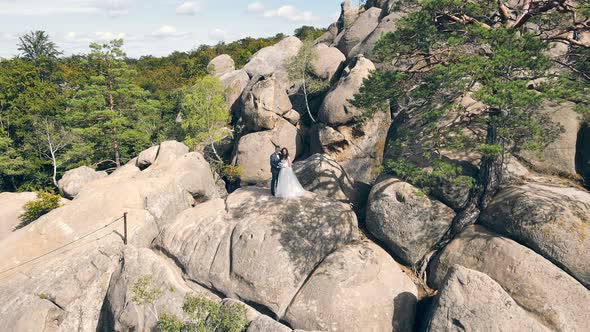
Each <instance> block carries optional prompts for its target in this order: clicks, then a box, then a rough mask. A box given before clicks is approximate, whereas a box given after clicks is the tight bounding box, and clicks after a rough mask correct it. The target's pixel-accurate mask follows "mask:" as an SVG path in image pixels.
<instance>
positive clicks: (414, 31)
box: [354, 0, 590, 248]
mask: <svg viewBox="0 0 590 332" xmlns="http://www.w3.org/2000/svg"><path fill="white" fill-rule="evenodd" d="M589 3H590V2H589V1H587V0H586V1H567V0H562V1H534V0H512V1H502V0H499V1H488V0H420V1H415V0H401V1H400V3H399V4H398V5H401V6H406V9H408V8H409V9H410V10H409V12H410V13H409V14H408V15H407V16H406V17H405V18H403V19H401V20H400V21H399V22H398V27H397V30H396V31H395V32H391V33H388V34H385V35H384V36H382V38H381V39H380V41H379V42H378V43H377V45H376V47H375V53H376V54H377V56H379V57H380V60H381V62H382V66H381V69H379V70H377V71H375V72H374V73H373V74H372V75H371V76H370V77H369V78H368V79H367V80H366V81H365V83H364V86H363V88H362V89H361V92H360V93H359V94H358V95H356V96H355V100H354V103H355V104H356V105H357V106H360V107H362V108H364V109H366V110H367V111H366V114H364V116H365V117H367V116H370V115H371V113H373V112H376V111H378V110H380V109H383V107H384V106H389V107H391V108H394V109H393V110H392V111H394V112H398V117H397V118H398V119H405V123H406V126H403V125H402V126H400V129H399V130H398V132H397V133H396V139H395V140H393V142H392V143H391V144H392V145H391V146H390V147H389V149H390V151H392V155H393V158H392V161H391V162H390V163H389V164H388V165H386V166H387V167H388V168H389V170H390V171H392V172H393V173H395V174H396V175H398V176H400V177H402V178H405V179H407V180H408V181H410V182H413V183H416V184H418V185H420V186H423V187H429V186H431V185H433V184H434V183H439V182H440V181H464V180H465V178H464V177H462V176H461V170H460V169H459V168H457V167H455V166H453V164H451V163H449V159H448V158H446V157H445V156H448V155H451V154H452V152H453V151H457V150H459V151H466V150H470V151H472V152H476V154H477V155H478V156H479V173H478V175H477V176H476V177H475V179H474V180H473V179H472V183H471V190H470V194H469V199H468V202H467V203H466V205H465V206H463V209H462V211H460V212H459V213H458V214H457V216H456V218H455V220H454V221H453V224H452V226H451V227H450V229H449V230H448V232H447V234H446V235H445V236H444V237H443V239H442V240H441V241H440V243H439V244H438V246H437V247H439V248H440V247H441V246H444V245H445V244H446V243H448V241H450V240H451V239H452V238H453V237H454V236H455V235H456V234H457V233H458V232H460V231H461V230H462V229H464V228H465V227H466V226H468V225H470V224H473V223H474V222H475V221H476V220H477V218H478V217H479V214H480V211H482V210H483V209H485V207H486V206H487V205H488V203H489V202H490V200H491V199H492V197H493V196H494V195H495V194H496V193H497V191H498V189H499V187H500V183H501V181H502V173H503V172H502V167H503V164H504V156H506V155H507V154H509V153H517V152H518V151H520V150H522V149H529V150H543V149H544V148H545V147H546V146H547V145H548V144H549V143H551V142H552V141H553V140H554V139H555V138H556V137H557V136H558V135H559V134H560V133H561V131H562V128H561V126H559V125H558V124H555V123H553V122H551V121H550V120H549V117H548V115H547V114H546V113H545V112H541V111H540V107H539V106H540V105H541V103H542V102H543V100H545V99H547V98H565V97H567V96H575V97H576V98H578V100H577V102H578V105H579V107H580V108H581V109H584V108H585V109H587V108H588V106H587V105H588V99H587V95H588V94H587V92H588V78H589V76H588V71H587V69H588V68H587V63H586V64H585V60H584V58H579V54H587V53H584V50H587V49H588V47H589V46H590V38H589V36H588V33H590V21H589V19H588V18H589V17H590V15H589V14H590V5H589ZM558 44H561V45H566V46H567V48H569V51H568V52H566V53H567V54H565V55H563V56H553V55H552V52H551V48H552V47H555V45H558ZM553 53H554V52H553ZM572 54H578V58H576V57H575V56H573V55H572ZM586 60H587V57H586ZM574 82H576V83H574ZM576 89H577V90H576ZM574 90H575V91H574ZM576 91H577V92H576ZM580 91H582V93H580ZM583 91H586V92H583ZM585 96H586V97H585ZM466 99H469V100H471V101H474V103H476V104H477V105H478V107H471V106H470V105H467V104H466V103H464V102H461V101H464V100H466ZM417 159H419V160H421V163H418V162H416V160H417ZM424 160H426V161H427V162H426V164H428V167H426V168H425V167H424Z"/></svg>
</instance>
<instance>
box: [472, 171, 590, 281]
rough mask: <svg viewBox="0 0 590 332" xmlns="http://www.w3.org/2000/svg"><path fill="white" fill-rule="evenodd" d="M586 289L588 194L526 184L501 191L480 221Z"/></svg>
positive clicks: (589, 269)
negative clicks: (539, 257) (552, 265)
mask: <svg viewBox="0 0 590 332" xmlns="http://www.w3.org/2000/svg"><path fill="white" fill-rule="evenodd" d="M480 220H481V222H482V223H483V224H485V225H486V226H488V227H490V228H492V229H494V230H495V231H497V232H498V233H501V234H506V235H507V236H508V237H511V238H513V239H514V240H516V241H518V242H519V243H522V244H524V245H526V246H528V247H529V248H531V249H533V250H535V251H536V252H538V253H539V254H541V255H543V256H544V257H545V258H547V259H549V260H551V261H552V262H553V263H555V264H556V265H558V266H560V267H562V268H563V269H564V270H566V271H568V272H569V273H570V274H571V275H573V276H574V277H575V278H576V279H578V280H579V281H580V282H581V283H582V284H584V285H585V286H586V287H589V288H590V249H589V248H590V193H588V192H586V191H583V190H580V189H577V188H569V187H558V186H555V185H543V184H537V183H527V184H523V185H514V186H509V187H506V188H503V189H502V190H501V191H500V192H499V193H498V194H497V195H496V197H494V200H493V201H492V202H491V203H490V205H489V206H488V208H487V209H486V210H485V211H484V213H483V214H482V215H481V218H480Z"/></svg>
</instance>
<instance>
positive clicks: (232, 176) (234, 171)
mask: <svg viewBox="0 0 590 332" xmlns="http://www.w3.org/2000/svg"><path fill="white" fill-rule="evenodd" d="M243 172H244V171H243V170H242V167H240V166H234V165H223V166H222V168H221V175H222V176H224V177H226V178H227V179H228V180H229V181H230V182H233V181H237V180H238V179H239V178H240V177H241V176H242V174H243Z"/></svg>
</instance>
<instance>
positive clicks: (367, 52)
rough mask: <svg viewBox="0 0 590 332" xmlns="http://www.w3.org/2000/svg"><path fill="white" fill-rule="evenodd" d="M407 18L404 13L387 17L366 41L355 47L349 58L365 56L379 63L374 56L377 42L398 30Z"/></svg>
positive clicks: (394, 13) (395, 12) (393, 13)
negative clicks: (399, 24) (403, 19)
mask: <svg viewBox="0 0 590 332" xmlns="http://www.w3.org/2000/svg"><path fill="white" fill-rule="evenodd" d="M404 16H406V14H405V13H403V12H398V11H394V12H392V13H391V14H389V15H387V16H385V17H384V18H383V19H382V20H381V21H380V22H379V25H377V27H376V28H375V30H373V31H372V32H371V33H370V34H369V35H368V36H367V37H366V38H365V39H363V40H362V41H361V42H360V43H358V44H357V45H355V46H354V47H353V48H352V49H351V50H350V52H349V54H348V58H354V57H355V56H357V55H360V54H363V55H364V56H366V57H367V58H369V59H371V60H372V61H378V60H379V59H378V57H376V56H375V55H374V54H373V48H374V47H375V44H377V41H379V39H380V38H381V36H383V34H385V33H388V32H393V31H395V30H396V28H397V24H398V21H399V19H401V18H403V17H404Z"/></svg>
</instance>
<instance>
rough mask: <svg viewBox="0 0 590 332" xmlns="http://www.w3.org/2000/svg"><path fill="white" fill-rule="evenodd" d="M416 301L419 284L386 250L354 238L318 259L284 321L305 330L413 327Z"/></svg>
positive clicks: (406, 329) (407, 328)
mask: <svg viewBox="0 0 590 332" xmlns="http://www.w3.org/2000/svg"><path fill="white" fill-rule="evenodd" d="M416 302H417V290H416V286H415V285H414V283H413V282H412V280H411V279H410V278H409V277H408V276H407V275H405V274H404V272H402V270H401V269H400V267H399V266H398V265H397V263H396V262H395V261H394V260H393V259H392V258H391V257H390V256H389V255H388V254H387V253H386V252H385V251H384V250H383V249H381V248H379V247H378V246H377V245H375V244H373V243H371V242H362V243H355V244H350V245H347V246H346V247H344V248H341V249H339V250H338V251H336V252H334V253H333V254H331V255H329V256H328V257H327V258H326V259H325V260H324V261H323V262H322V263H321V264H320V266H319V267H318V268H317V269H316V270H315V271H314V272H313V274H312V275H311V277H310V278H309V280H307V282H306V283H305V285H304V286H303V288H302V289H301V290H300V291H299V292H298V293H297V296H295V299H294V300H293V302H292V303H291V305H290V306H289V309H288V310H287V314H286V315H285V321H287V322H288V323H289V324H290V325H291V326H292V327H294V328H299V329H306V330H321V331H339V332H340V331H342V332H346V331H351V332H355V331H392V330H393V331H411V330H412V328H413V324H414V310H415V304H416Z"/></svg>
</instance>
